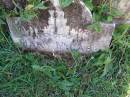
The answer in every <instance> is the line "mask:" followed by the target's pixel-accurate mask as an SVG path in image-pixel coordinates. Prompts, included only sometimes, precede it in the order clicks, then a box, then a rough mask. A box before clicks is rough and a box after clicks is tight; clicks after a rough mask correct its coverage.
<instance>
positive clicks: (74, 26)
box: [7, 0, 115, 54]
mask: <svg viewBox="0 0 130 97" xmlns="http://www.w3.org/2000/svg"><path fill="white" fill-rule="evenodd" d="M52 5H53V7H51V6H52ZM7 23H8V26H9V29H10V32H11V37H12V39H13V41H14V42H15V43H17V44H19V45H20V46H21V47H22V48H24V49H31V50H37V51H43V52H60V53H64V52H71V50H77V51H79V52H80V53H85V54H88V53H92V52H96V51H99V50H103V49H105V48H108V47H109V45H110V42H111V39H112V32H113V30H114V27H115V25H114V24H107V23H101V32H98V33H97V32H94V31H91V30H88V29H85V28H84V25H87V24H91V23H92V15H91V12H90V10H89V9H88V8H87V7H86V6H85V4H84V3H83V2H82V1H80V2H79V3H75V2H73V3H72V4H71V5H70V6H68V7H66V8H64V9H62V8H61V7H60V4H59V1H58V0H53V1H52V4H50V7H49V9H47V10H40V13H39V15H38V18H35V19H33V20H32V21H30V22H24V21H21V20H20V18H18V17H7Z"/></svg>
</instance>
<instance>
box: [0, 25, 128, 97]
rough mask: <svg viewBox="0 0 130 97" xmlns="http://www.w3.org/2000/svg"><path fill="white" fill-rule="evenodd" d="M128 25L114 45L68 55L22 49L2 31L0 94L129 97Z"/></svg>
mask: <svg viewBox="0 0 130 97" xmlns="http://www.w3.org/2000/svg"><path fill="white" fill-rule="evenodd" d="M127 28H128V26H127V25H121V26H119V27H118V28H116V31H115V32H114V33H113V40H112V43H111V47H110V48H109V49H106V50H104V51H99V52H97V53H94V54H91V55H84V56H83V55H80V54H79V53H78V52H75V51H72V53H71V55H72V61H73V63H71V64H70V65H69V66H68V63H67V61H68V60H66V59H64V58H60V59H58V58H50V57H48V56H46V55H44V54H39V53H31V52H26V53H25V52H22V51H20V50H19V49H18V48H17V46H15V45H14V44H13V42H12V40H11V38H10V36H9V35H8V33H2V32H1V33H0V97H125V96H126V94H127V90H128V88H129V87H128V82H129V74H130V66H129V65H130V60H129V59H130V48H129V46H130V44H129V43H130V34H128V32H127V30H128V29H127Z"/></svg>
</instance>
